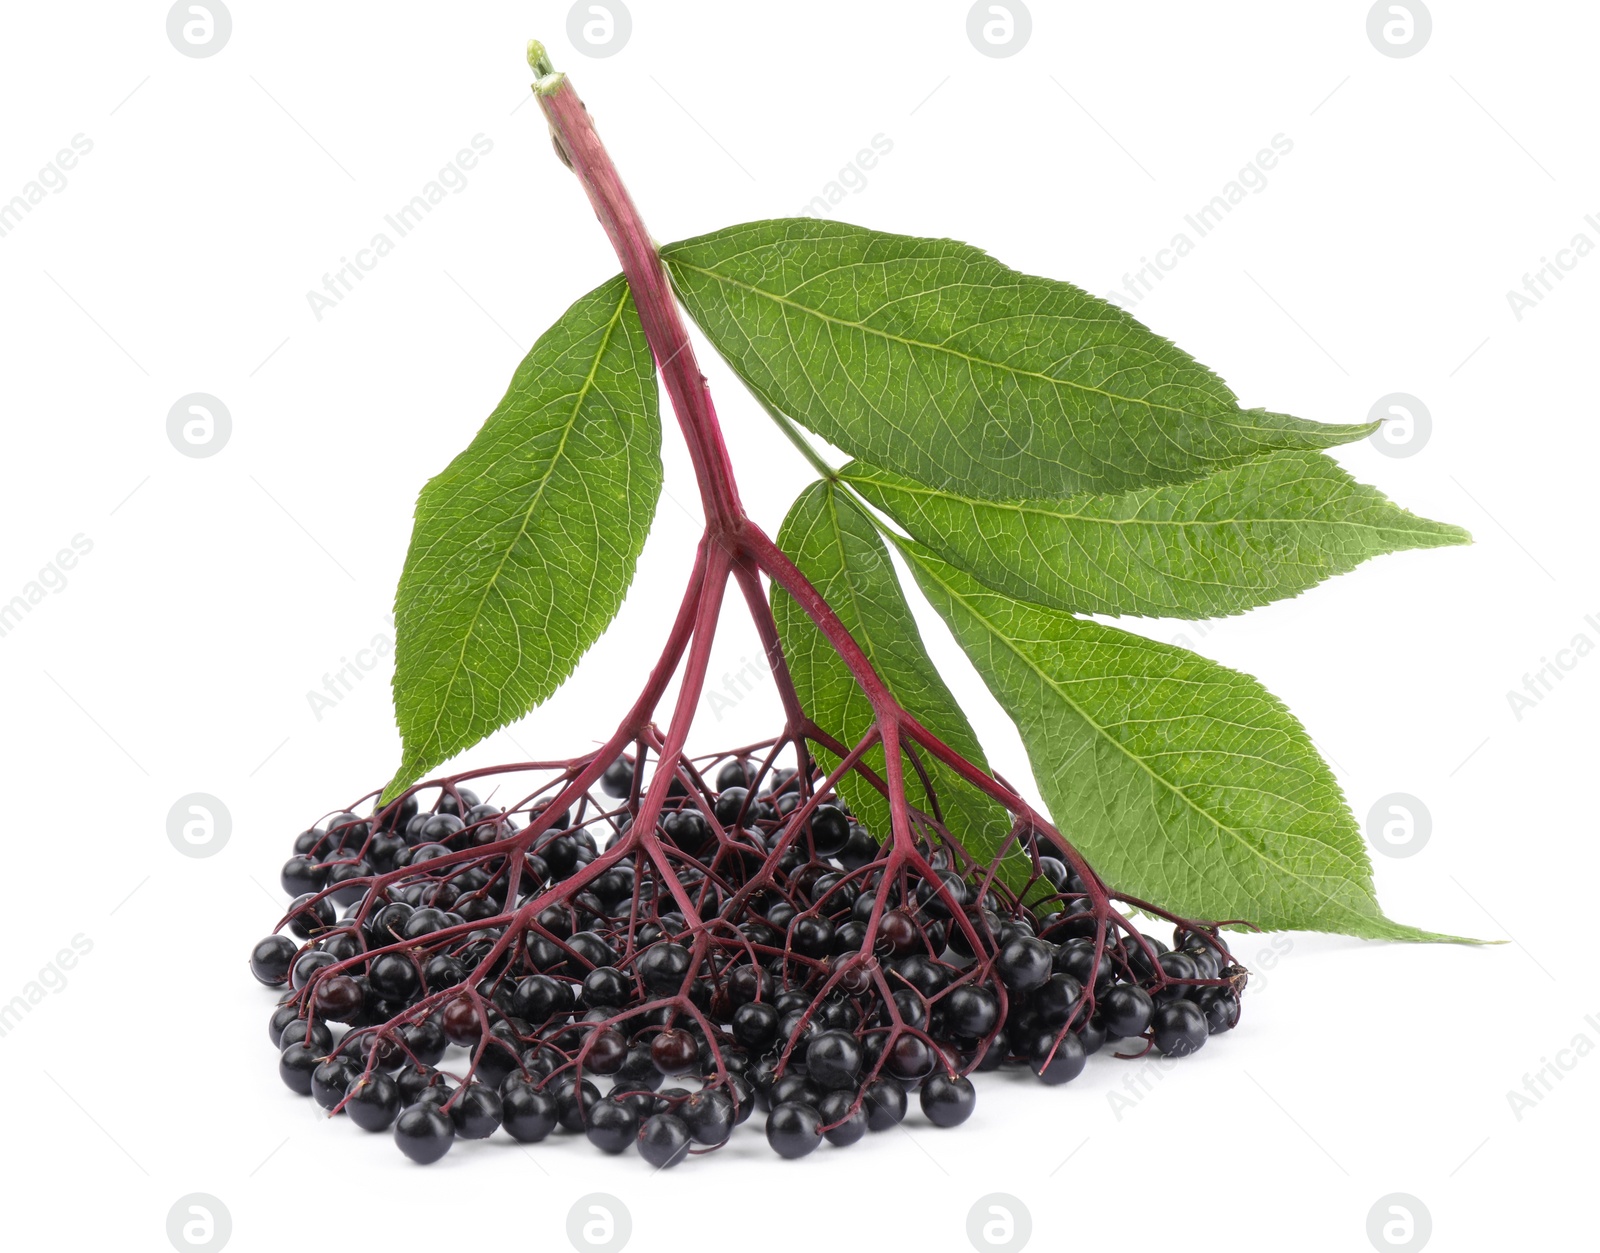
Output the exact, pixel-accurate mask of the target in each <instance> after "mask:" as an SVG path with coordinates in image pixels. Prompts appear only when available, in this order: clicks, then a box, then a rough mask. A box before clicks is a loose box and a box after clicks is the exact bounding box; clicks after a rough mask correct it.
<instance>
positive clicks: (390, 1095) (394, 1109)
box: [344, 1071, 400, 1131]
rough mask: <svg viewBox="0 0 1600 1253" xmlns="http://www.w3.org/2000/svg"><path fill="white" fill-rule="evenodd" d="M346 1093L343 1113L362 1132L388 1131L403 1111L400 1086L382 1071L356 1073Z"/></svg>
mask: <svg viewBox="0 0 1600 1253" xmlns="http://www.w3.org/2000/svg"><path fill="white" fill-rule="evenodd" d="M346 1095H347V1099H346V1101H345V1104H344V1112H345V1113H347V1114H349V1115H350V1121H351V1122H353V1123H355V1125H356V1126H358V1127H360V1128H361V1129H362V1130H363V1131H386V1130H388V1128H389V1126H390V1125H391V1124H392V1123H393V1122H394V1120H395V1118H396V1117H397V1116H398V1115H399V1113H400V1089H399V1088H398V1087H396V1086H395V1082H394V1080H393V1079H391V1078H389V1076H388V1075H386V1074H384V1073H383V1072H382V1071H373V1072H372V1073H371V1074H370V1075H367V1076H366V1077H365V1078H362V1077H361V1076H359V1075H357V1076H356V1077H355V1078H353V1079H352V1080H351V1081H350V1086H349V1088H348V1089H347V1090H346Z"/></svg>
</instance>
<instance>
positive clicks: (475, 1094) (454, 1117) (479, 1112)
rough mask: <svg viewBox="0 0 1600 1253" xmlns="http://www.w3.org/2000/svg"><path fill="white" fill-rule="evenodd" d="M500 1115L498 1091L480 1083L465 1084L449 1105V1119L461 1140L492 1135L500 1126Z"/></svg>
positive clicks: (484, 1137)
mask: <svg viewBox="0 0 1600 1253" xmlns="http://www.w3.org/2000/svg"><path fill="white" fill-rule="evenodd" d="M501 1116H502V1107H501V1103H500V1095H499V1093H497V1092H496V1091H494V1089H493V1088H487V1087H485V1086H484V1085H483V1084H481V1083H469V1084H467V1086H466V1087H464V1088H462V1089H461V1091H460V1093H459V1094H458V1095H457V1096H456V1099H455V1101H454V1102H453V1103H452V1104H451V1106H450V1120H451V1121H452V1122H453V1123H455V1127H456V1134H457V1135H458V1136H460V1137H461V1138H462V1139H463V1140H483V1139H487V1138H488V1137H489V1136H492V1135H493V1134H494V1133H495V1131H496V1130H497V1129H498V1128H499V1126H500V1119H501Z"/></svg>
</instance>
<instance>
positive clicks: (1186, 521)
mask: <svg viewBox="0 0 1600 1253" xmlns="http://www.w3.org/2000/svg"><path fill="white" fill-rule="evenodd" d="M840 477H842V478H843V479H844V480H845V481H847V482H848V483H850V484H851V486H853V487H855V488H856V489H857V490H858V491H860V492H861V494H862V495H863V496H865V497H866V498H867V499H868V500H869V501H871V502H872V503H873V504H874V505H876V506H877V507H878V508H880V509H882V510H883V511H884V512H885V513H886V514H888V515H889V516H890V517H891V518H893V519H894V520H895V521H896V522H897V523H899V524H900V525H901V526H902V527H903V528H905V530H907V531H908V532H910V533H911V535H912V536H914V537H915V538H916V539H917V540H919V541H921V542H922V543H923V544H926V545H927V546H928V547H930V548H932V549H933V550H934V551H935V552H937V553H938V554H939V555H940V556H941V557H943V558H944V559H945V560H946V561H949V562H951V563H953V564H955V565H957V566H960V567H961V568H962V569H963V570H965V571H966V572H967V573H968V574H971V575H974V576H976V577H977V578H978V579H979V580H980V581H981V582H982V583H984V584H985V585H986V586H988V587H990V588H992V589H994V590H995V591H998V592H1005V593H1006V594H1008V595H1010V596H1014V597H1016V598H1017V599H1019V600H1028V601H1033V602H1035V603H1037V604H1041V605H1049V606H1051V607H1053V608H1056V609H1065V610H1069V611H1072V612H1078V613H1104V614H1145V615H1149V616H1155V617H1173V618H1209V617H1214V616H1218V615H1223V614H1234V613H1241V612H1243V611H1244V610H1246V609H1250V608H1253V607H1254V606H1256V605H1264V604H1266V603H1268V602H1269V601H1274V600H1279V599H1281V598H1282V597H1285V596H1295V595H1298V594H1299V593H1301V592H1303V591H1305V590H1306V588H1308V587H1311V586H1313V585H1315V584H1317V583H1319V582H1321V581H1322V580H1323V579H1325V578H1328V577H1329V576H1330V575H1334V574H1342V573H1344V572H1345V571H1346V570H1350V569H1353V568H1354V567H1355V566H1357V565H1359V564H1360V563H1361V562H1363V561H1365V560H1366V559H1367V558H1368V557H1374V556H1377V555H1378V554H1379V553H1388V552H1396V551H1398V550H1400V549H1404V548H1435V547H1439V546H1441V545H1445V544H1464V543H1467V542H1469V539H1470V537H1469V536H1468V535H1467V533H1466V532H1465V531H1463V530H1461V529H1460V528H1459V527H1454V526H1447V525H1445V524H1443V523H1440V522H1430V521H1428V520H1427V519H1425V518H1419V517H1416V516H1415V515H1413V514H1410V513H1407V512H1406V511H1405V510H1404V509H1401V508H1400V507H1399V506H1398V505H1395V504H1393V503H1392V502H1391V501H1389V500H1388V499H1387V498H1386V497H1385V496H1384V495H1383V494H1382V493H1381V492H1379V491H1378V490H1377V489H1376V488H1373V487H1367V486H1366V485H1364V484H1361V483H1358V482H1356V481H1355V480H1354V479H1353V478H1351V477H1350V476H1349V475H1348V474H1346V473H1345V472H1344V470H1343V469H1341V468H1340V466H1339V465H1338V464H1337V463H1335V462H1334V461H1332V460H1330V459H1329V458H1328V457H1326V456H1324V455H1322V454H1321V453H1315V452H1283V453H1272V454H1269V455H1267V456H1264V457H1258V458H1255V459H1254V460H1251V461H1245V462H1241V463H1240V464H1238V465H1234V466H1229V467H1228V468H1226V469H1223V470H1217V471H1215V472H1214V473H1212V474H1209V475H1207V476H1206V477H1205V478H1203V479H1197V480H1196V481H1194V482H1192V483H1180V484H1174V485H1169V486H1165V487H1144V488H1137V489H1135V490H1133V491H1130V492H1123V493H1120V494H1117V495H1107V496H1098V495H1092V494H1083V495H1078V496H1070V497H1067V498H1066V499H1064V500H1053V501H1052V500H1016V501H988V500H980V499H977V498H976V497H972V496H964V495H960V494H958V493H955V492H952V491H949V490H944V489H940V488H936V487H928V486H925V485H924V484H921V483H918V482H915V481H914V480H911V479H907V478H905V477H903V476H902V475H898V474H894V473H892V472H890V471H886V470H879V469H877V468H875V467H873V466H869V465H866V464H864V463H862V462H852V463H851V464H850V465H848V466H846V467H845V468H844V469H843V470H842V471H840Z"/></svg>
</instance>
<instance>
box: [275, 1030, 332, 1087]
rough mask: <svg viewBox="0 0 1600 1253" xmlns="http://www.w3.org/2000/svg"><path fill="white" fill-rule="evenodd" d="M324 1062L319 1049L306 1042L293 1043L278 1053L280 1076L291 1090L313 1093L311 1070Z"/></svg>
mask: <svg viewBox="0 0 1600 1253" xmlns="http://www.w3.org/2000/svg"><path fill="white" fill-rule="evenodd" d="M321 1064H322V1058H321V1057H320V1056H319V1055H318V1052H317V1050H315V1049H314V1048H312V1047H311V1046H309V1045H306V1044H298V1043H297V1044H291V1045H289V1046H288V1047H287V1048H285V1049H284V1050H283V1052H282V1053H280V1054H279V1055H278V1076H279V1078H281V1079H282V1080H283V1082H284V1084H285V1086H287V1087H288V1089H289V1090H290V1091H291V1092H298V1093H299V1094H300V1095H301V1096H310V1095H311V1072H312V1071H314V1070H315V1069H316V1068H317V1067H318V1066H320V1065H321Z"/></svg>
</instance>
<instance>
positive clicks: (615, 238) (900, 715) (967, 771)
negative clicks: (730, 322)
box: [528, 42, 1104, 902]
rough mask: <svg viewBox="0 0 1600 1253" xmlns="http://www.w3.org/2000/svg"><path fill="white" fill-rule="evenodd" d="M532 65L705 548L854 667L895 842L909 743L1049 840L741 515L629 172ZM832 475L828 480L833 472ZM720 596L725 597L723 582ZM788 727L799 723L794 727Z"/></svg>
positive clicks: (540, 58)
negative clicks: (797, 615)
mask: <svg viewBox="0 0 1600 1253" xmlns="http://www.w3.org/2000/svg"><path fill="white" fill-rule="evenodd" d="M528 63H529V64H530V65H531V66H532V67H533V68H534V70H535V72H537V73H538V74H539V78H538V80H537V81H536V82H535V83H534V85H533V92H534V95H535V97H536V98H537V99H538V101H539V107H540V109H541V110H542V111H543V112H544V116H545V119H546V121H547V122H548V123H549V125H550V133H551V137H552V138H553V140H554V141H555V144H556V150H557V152H558V153H559V154H560V155H561V157H562V159H563V160H564V161H565V162H566V163H567V164H568V165H569V166H570V167H571V169H572V171H573V173H574V174H576V175H577V177H578V181H579V182H580V183H581V184H582V185H583V190H584V192H585V194H586V195H587V196H588V197H589V203H590V204H591V205H592V206H593V208H594V211H595V216H596V217H597V218H599V219H600V225H601V226H602V227H603V228H604V229H605V232H606V235H607V237H608V238H609V239H610V240H611V245H612V247H613V248H614V249H615V250H616V253H617V257H618V259H619V260H620V261H621V262H622V271H623V274H624V275H625V276H626V278H627V280H628V286H629V288H630V289H631V290H632V293H633V302H634V306H635V308H637V310H638V312H639V321H640V323H641V325H642V326H643V328H644V333H645V338H646V339H647V340H648V341H649V344H650V350H651V352H652V354H653V355H654V357H655V360H656V366H657V369H658V370H659V371H660V373H661V380H662V383H663V384H664V385H665V387H666V389H667V396H668V398H669V399H670V400H671V402H672V409H673V413H674V414H675V415H676V417H677V419H678V426H679V429H680V430H681V431H682V432H683V437H684V442H685V443H686V444H687V445H688V448H689V456H690V459H691V461H692V462H693V464H694V470H695V477H696V479H697V480H698V482H699V487H700V497H701V501H702V503H703V505H704V508H705V513H706V538H707V540H708V541H709V542H710V543H712V544H714V545H716V546H717V547H720V548H721V549H723V550H724V552H725V553H726V554H727V556H728V558H729V562H730V564H729V566H727V567H724V577H726V573H727V570H729V569H731V570H733V571H735V572H738V573H739V575H740V578H741V582H742V583H744V584H745V587H744V590H745V592H746V599H747V601H748V602H749V603H750V608H751V611H752V613H755V614H756V617H757V627H758V629H760V628H761V627H763V626H764V625H767V624H769V623H770V611H768V610H767V608H766V605H765V603H764V601H763V600H762V598H760V597H759V596H752V595H750V592H751V590H752V589H751V588H750V586H749V585H748V582H747V580H748V579H749V577H750V572H751V570H752V569H754V570H759V571H760V572H761V573H763V574H765V575H766V576H767V577H768V578H769V579H771V580H772V581H773V582H774V583H775V584H776V585H777V586H779V587H781V588H782V589H783V590H784V591H785V592H787V593H788V594H789V595H790V596H791V597H793V598H794V600H795V602H796V603H797V604H799V606H800V607H801V609H802V610H804V612H805V613H806V615H807V616H808V617H809V618H810V619H811V621H812V622H813V623H815V625H816V627H817V629H818V630H819V631H820V632H821V633H822V635H823V636H824V638H826V639H827V641H828V643H829V645H831V646H832V647H833V649H834V650H835V651H836V652H837V653H838V654H839V657H840V659H841V660H843V661H844V663H845V665H846V666H847V667H848V668H849V670H850V673H851V677H852V678H853V679H854V680H855V681H856V683H857V685H858V686H859V687H860V688H861V691H862V694H863V695H865V696H866V698H867V700H868V701H869V702H870V704H871V706H872V711H873V717H874V720H875V721H876V722H877V724H878V726H879V728H880V730H881V732H882V735H883V741H884V745H885V748H886V749H892V750H894V751H889V752H888V754H887V755H888V769H889V772H890V789H889V790H890V792H891V808H892V811H893V816H894V821H893V825H894V828H895V830H894V834H895V836H896V837H897V839H899V840H902V841H906V842H907V843H909V841H910V828H909V819H908V815H907V812H906V806H905V799H904V789H903V786H902V783H903V781H902V780H901V777H900V776H901V773H902V766H901V764H900V761H899V751H898V749H899V746H900V744H901V741H902V738H903V739H905V740H907V741H910V742H915V743H916V744H918V745H920V746H922V747H923V748H925V749H926V750H927V751H928V752H930V753H931V754H933V756H934V757H935V758H937V759H938V760H939V761H941V762H943V763H944V764H945V765H946V766H948V767H949V768H950V769H951V770H953V771H954V772H955V773H956V774H957V775H959V776H960V777H961V778H963V779H964V780H966V781H967V782H968V783H970V784H972V785H973V786H975V787H977V788H978V789H979V790H980V791H982V792H984V793H986V794H987V795H989V796H990V797H992V798H993V799H994V800H996V801H998V802H999V803H1000V804H1001V805H1003V806H1005V808H1006V809H1008V810H1010V812H1011V813H1012V814H1013V815H1015V816H1016V818H1017V821H1018V823H1019V825H1021V826H1032V827H1033V828H1035V829H1036V830H1040V831H1044V832H1050V833H1052V834H1054V828H1053V827H1052V826H1051V825H1050V823H1049V822H1048V821H1047V820H1046V819H1045V818H1044V817H1043V816H1042V815H1040V814H1038V813H1037V812H1035V810H1034V809H1033V807H1032V806H1030V805H1029V804H1028V803H1027V802H1026V801H1025V800H1023V798H1022V797H1021V796H1019V795H1017V793H1015V792H1014V791H1012V790H1011V789H1010V788H1009V787H1007V786H1005V785H1004V784H1002V783H1001V782H999V781H998V780H997V779H995V778H994V777H993V776H991V775H990V774H988V773H987V772H985V771H983V770H980V769H979V768H978V767H976V766H974V765H972V764H971V763H970V762H968V761H966V760H965V759H964V758H963V757H962V756H961V755H960V754H959V753H957V752H956V751H955V750H954V749H952V748H950V747H949V746H948V745H946V744H944V743H943V742H941V741H940V740H939V738H938V737H937V736H935V735H934V734H933V733H932V732H931V731H929V730H928V729H927V728H926V727H924V726H922V725H921V723H919V722H918V721H917V720H916V719H915V718H914V717H912V716H911V715H910V714H909V713H908V712H907V711H906V710H904V709H903V708H901V706H900V704H899V702H898V701H897V700H896V699H895V698H894V695H893V694H892V693H891V692H890V691H889V689H888V687H887V685H885V683H884V682H883V680H882V679H881V678H880V677H879V676H878V673H877V671H876V670H875V669H874V668H873V666H872V663H871V662H870V661H868V659H867V657H866V655H865V653H863V652H862V650H861V648H860V647H859V646H858V645H857V644H856V642H855V640H854V639H853V638H852V637H851V635H850V632H849V630H848V629H846V627H845V625H844V624H843V623H842V622H841V621H840V620H839V617H838V615H837V614H835V613H834V612H833V610H832V609H831V608H830V607H829V605H828V603H827V601H826V600H824V599H823V597H822V595H821V593H819V592H818V591H817V590H816V588H815V587H813V586H812V585H811V582H810V580H808V579H807V578H806V577H805V575H804V574H802V573H801V572H800V570H799V569H798V568H797V567H796V566H795V564H794V563H793V562H792V561H790V560H789V558H788V557H787V556H786V555H785V554H784V553H783V552H782V551H781V550H780V549H779V548H778V546H777V545H776V544H775V543H773V541H772V539H771V538H770V537H769V536H768V535H767V534H766V533H765V532H764V531H762V529H761V528H760V527H759V526H757V525H756V524H755V523H754V522H752V521H751V520H750V517H749V515H748V514H746V513H745V509H744V504H743V502H742V501H741V500H740V499H739V490H738V486H737V484H736V483H735V481H734V476H733V463H732V460H731V459H730V458H729V456H728V448H727V445H726V443H725V442H724V441H723V438H722V427H721V424H720V423H719V422H718V421H717V412H716V407H715V405H713V404H712V401H711V392H710V389H709V388H708V386H707V384H706V379H705V376H704V375H703V374H702V373H701V372H700V365H699V362H698V361H697V360H696V359H695V353H694V346H693V344H691V342H690V340H689V332H688V328H687V327H685V326H684V323H683V317H682V314H681V313H680V312H679V309H678V302H677V300H676V298H675V297H674V295H673V292H672V283H671V280H670V279H669V278H668V276H667V270H666V266H665V265H664V264H663V263H662V260H661V255H660V253H659V252H658V251H657V250H656V246H655V243H654V241H653V240H652V239H651V238H650V232H649V231H648V230H647V229H646V228H645V224H644V219H643V218H642V217H641V216H640V214H639V210H638V207H637V206H636V205H635V204H634V203H633V197H632V196H630V195H629V194H628V189H627V187H626V186H625V185H624V184H623V181H622V176H621V175H620V174H619V173H618V172H617V168H616V166H615V165H614V164H613V163H612V161H611V156H610V154H609V153H608V152H607V151H606V148H605V145H604V144H603V143H602V142H601V140H600V135H599V133H598V132H597V131H596V130H595V128H594V123H593V121H591V120H590V117H589V111H588V110H587V109H586V108H585V107H584V104H583V101H582V100H581V99H579V98H578V94H577V92H576V91H574V90H573V87H572V84H571V82H570V81H569V80H568V78H567V76H566V75H565V74H562V73H559V72H557V71H555V70H554V69H553V68H552V67H551V65H550V61H549V58H548V57H547V56H546V55H545V51H544V48H543V46H542V45H540V44H538V43H537V42H534V43H531V44H530V45H529V48H528ZM775 416H781V415H775ZM828 473H829V474H830V475H831V471H830V472H828ZM711 591H712V589H711V587H710V585H709V580H708V582H707V584H706V585H705V586H703V587H702V591H701V594H702V595H705V594H707V593H709V592H711ZM714 594H715V595H716V596H717V597H718V598H719V599H720V596H721V587H720V585H719V586H718V588H717V589H716V590H715V593H714ZM758 610H759V612H757V611H758ZM775 636H776V632H775V631H763V640H764V642H765V643H766V644H767V646H768V653H769V655H771V654H773V653H776V654H777V664H775V665H774V674H775V676H776V677H777V679H778V681H779V684H780V688H783V689H787V690H792V689H789V684H788V675H787V671H786V669H785V668H784V667H783V666H782V664H781V663H782V657H781V650H778V649H776V648H775V647H774V645H775V642H776V640H775ZM690 661H691V672H686V674H685V684H686V685H694V686H696V690H698V684H699V682H700V681H701V680H702V679H703V677H704V676H703V674H701V673H697V672H693V671H694V670H695V667H694V665H693V663H694V662H695V661H699V662H701V663H702V666H703V663H704V661H705V653H704V652H698V653H697V654H696V656H695V657H691V659H690ZM785 706H786V713H787V714H788V715H789V720H790V722H791V723H793V722H794V721H795V720H796V715H797V713H798V712H799V710H798V704H797V702H795V701H794V700H792V698H791V697H790V696H789V695H786V699H785ZM791 730H795V728H793V727H791ZM796 739H797V741H799V742H803V739H804V737H803V736H797V737H796ZM895 795H898V797H899V803H898V804H895V803H894V798H895ZM1057 839H1058V840H1059V842H1060V844H1061V845H1062V849H1063V851H1064V852H1065V853H1066V854H1067V857H1068V860H1069V862H1070V863H1071V865H1072V867H1073V869H1074V870H1077V871H1078V872H1079V874H1080V875H1081V876H1082V877H1083V878H1084V880H1085V882H1086V883H1088V885H1089V890H1090V893H1091V895H1093V896H1094V897H1095V899H1096V900H1097V902H1103V892H1104V889H1103V887H1102V885H1101V884H1100V882H1099V880H1098V878H1097V877H1096V876H1095V875H1094V872H1093V871H1092V870H1090V869H1089V867H1088V865H1087V863H1085V862H1084V861H1083V860H1082V858H1080V857H1079V856H1078V855H1077V852H1076V850H1074V849H1073V848H1072V847H1071V845H1070V844H1068V843H1067V842H1066V841H1065V840H1060V838H1059V836H1057Z"/></svg>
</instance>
